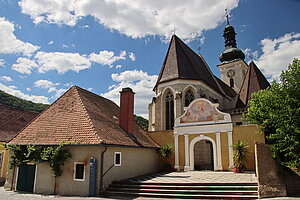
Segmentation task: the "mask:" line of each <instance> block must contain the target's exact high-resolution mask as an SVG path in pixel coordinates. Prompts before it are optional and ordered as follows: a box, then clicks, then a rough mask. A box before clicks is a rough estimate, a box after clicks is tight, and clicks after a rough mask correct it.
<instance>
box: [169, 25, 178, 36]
mask: <svg viewBox="0 0 300 200" xmlns="http://www.w3.org/2000/svg"><path fill="white" fill-rule="evenodd" d="M177 30H178V28H176V26H174V28H173V29H172V30H171V33H172V35H175V32H176V31H177Z"/></svg>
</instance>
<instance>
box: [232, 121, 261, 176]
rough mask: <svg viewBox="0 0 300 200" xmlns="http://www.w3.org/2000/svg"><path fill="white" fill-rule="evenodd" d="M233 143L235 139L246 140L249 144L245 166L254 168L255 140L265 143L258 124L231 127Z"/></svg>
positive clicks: (249, 168)
mask: <svg viewBox="0 0 300 200" xmlns="http://www.w3.org/2000/svg"><path fill="white" fill-rule="evenodd" d="M232 139H233V144H235V143H236V142H237V141H241V142H247V143H248V145H249V149H248V150H249V156H248V163H247V165H246V168H247V169H248V170H255V162H254V160H255V159H254V157H255V142H261V143H265V135H264V134H263V133H260V131H259V129H258V125H254V124H253V125H244V126H235V127H233V133H232Z"/></svg>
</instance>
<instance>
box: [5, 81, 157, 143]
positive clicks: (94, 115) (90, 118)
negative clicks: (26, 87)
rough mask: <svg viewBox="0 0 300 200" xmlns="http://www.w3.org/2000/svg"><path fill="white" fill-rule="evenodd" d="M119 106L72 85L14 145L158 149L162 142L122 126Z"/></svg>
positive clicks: (29, 126) (18, 136) (138, 128)
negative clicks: (108, 146) (114, 146)
mask: <svg viewBox="0 0 300 200" xmlns="http://www.w3.org/2000/svg"><path fill="white" fill-rule="evenodd" d="M118 117H119V107H118V106H117V105H116V104H115V103H114V102H112V101H110V100H108V99H105V98H103V97H101V96H98V95H96V94H94V93H91V92H89V91H86V90H84V89H82V88H79V87H77V86H73V87H72V88H70V89H69V90H68V91H67V92H66V93H65V94H64V95H62V96H61V97H60V98H59V99H58V100H57V101H56V102H54V103H53V104H52V105H51V106H49V107H48V109H46V110H45V111H44V112H42V113H41V114H40V115H39V116H38V117H37V118H36V119H35V120H34V121H33V122H32V123H30V124H29V125H28V126H27V127H26V128H25V129H24V130H23V131H22V132H20V133H19V134H18V135H17V136H16V137H15V138H14V139H13V140H12V141H10V144H36V145H58V144H60V143H61V142H63V141H65V142H74V143H77V144H79V145H100V144H107V145H122V146H133V147H149V148H153V147H154V148H156V147H158V145H157V144H156V143H155V142H154V141H153V140H152V139H151V138H150V137H149V136H148V135H147V134H146V132H145V131H143V130H142V129H141V128H140V127H139V126H137V125H135V131H134V133H133V136H134V137H130V135H128V134H127V133H126V132H125V131H124V130H123V129H122V128H121V127H120V126H119V121H118V119H117V118H118Z"/></svg>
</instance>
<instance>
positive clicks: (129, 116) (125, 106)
mask: <svg viewBox="0 0 300 200" xmlns="http://www.w3.org/2000/svg"><path fill="white" fill-rule="evenodd" d="M120 93H121V95H120V96H121V97H120V116H119V123H120V126H121V127H122V128H123V129H124V130H125V131H126V132H127V133H128V134H133V129H134V112H133V110H134V92H133V91H132V89H131V88H129V87H127V88H123V89H122V91H121V92H120Z"/></svg>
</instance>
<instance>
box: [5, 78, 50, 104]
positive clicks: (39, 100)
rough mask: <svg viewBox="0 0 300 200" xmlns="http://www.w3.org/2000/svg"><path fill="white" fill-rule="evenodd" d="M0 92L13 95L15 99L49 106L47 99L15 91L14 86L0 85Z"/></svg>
mask: <svg viewBox="0 0 300 200" xmlns="http://www.w3.org/2000/svg"><path fill="white" fill-rule="evenodd" d="M0 90H2V91H4V92H6V93H8V94H11V95H14V96H16V97H19V98H21V99H25V100H28V101H32V102H34V103H45V104H49V101H48V98H47V97H45V96H36V95H29V94H25V93H23V92H21V91H20V90H17V89H16V87H15V86H14V87H11V86H5V85H3V84H1V83H0Z"/></svg>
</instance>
